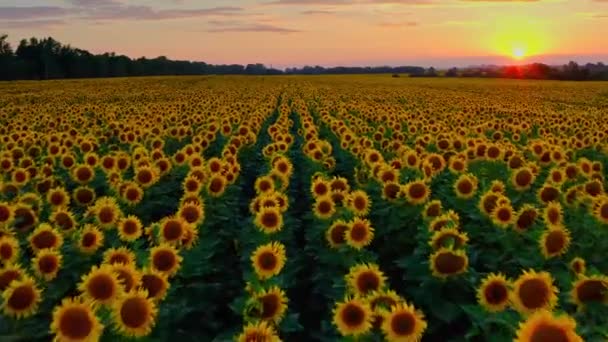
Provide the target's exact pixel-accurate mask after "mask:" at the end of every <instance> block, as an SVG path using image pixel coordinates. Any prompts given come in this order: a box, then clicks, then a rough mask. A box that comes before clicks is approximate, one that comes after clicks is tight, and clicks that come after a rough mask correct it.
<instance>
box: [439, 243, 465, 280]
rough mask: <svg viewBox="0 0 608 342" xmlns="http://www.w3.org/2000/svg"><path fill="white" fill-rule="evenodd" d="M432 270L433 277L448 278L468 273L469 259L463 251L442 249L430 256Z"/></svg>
mask: <svg viewBox="0 0 608 342" xmlns="http://www.w3.org/2000/svg"><path fill="white" fill-rule="evenodd" d="M429 259H430V268H431V271H432V272H433V276H435V277H438V278H442V279H445V278H448V277H452V276H456V275H459V274H462V273H465V272H466V271H467V268H468V266H469V258H468V257H467V255H466V253H465V252H464V251H463V250H461V249H457V250H455V249H452V248H445V247H443V248H440V249H438V250H437V251H436V252H434V253H433V254H431V255H430V257H429Z"/></svg>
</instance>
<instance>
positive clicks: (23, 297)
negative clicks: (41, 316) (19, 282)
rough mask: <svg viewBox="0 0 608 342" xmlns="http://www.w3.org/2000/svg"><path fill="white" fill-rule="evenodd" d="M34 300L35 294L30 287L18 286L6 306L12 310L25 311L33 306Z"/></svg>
mask: <svg viewBox="0 0 608 342" xmlns="http://www.w3.org/2000/svg"><path fill="white" fill-rule="evenodd" d="M35 299H36V294H35V293H34V289H33V288H32V287H31V286H29V285H27V286H19V287H18V288H16V289H15V290H14V291H13V293H12V294H11V296H10V297H9V298H8V301H7V303H6V304H7V306H8V307H10V308H12V309H14V310H25V309H27V308H29V307H30V306H31V305H32V304H34V300H35Z"/></svg>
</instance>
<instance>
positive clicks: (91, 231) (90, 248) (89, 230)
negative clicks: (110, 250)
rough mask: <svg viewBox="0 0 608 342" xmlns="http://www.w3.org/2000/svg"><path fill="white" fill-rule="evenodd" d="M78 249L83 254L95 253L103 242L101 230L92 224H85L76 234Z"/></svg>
mask: <svg viewBox="0 0 608 342" xmlns="http://www.w3.org/2000/svg"><path fill="white" fill-rule="evenodd" d="M77 241H78V242H77V243H78V250H79V251H80V252H82V253H84V254H93V253H95V252H96V251H97V250H98V249H99V248H100V247H101V246H103V243H104V235H103V232H102V231H101V230H100V229H99V228H97V227H96V226H95V225H92V224H85V225H84V227H83V228H82V230H81V231H80V233H79V236H78V240H77Z"/></svg>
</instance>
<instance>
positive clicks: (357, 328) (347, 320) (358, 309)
mask: <svg viewBox="0 0 608 342" xmlns="http://www.w3.org/2000/svg"><path fill="white" fill-rule="evenodd" d="M333 316H334V317H333V323H334V325H335V326H336V328H337V329H338V332H339V333H340V334H341V335H342V336H359V335H363V334H365V333H367V332H368V331H370V330H371V328H372V311H371V308H370V306H369V304H367V303H366V302H365V301H363V300H361V299H358V298H346V299H345V300H344V301H343V302H339V303H337V304H336V306H335V307H334V309H333Z"/></svg>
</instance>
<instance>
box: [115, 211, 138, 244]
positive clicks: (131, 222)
mask: <svg viewBox="0 0 608 342" xmlns="http://www.w3.org/2000/svg"><path fill="white" fill-rule="evenodd" d="M118 234H119V236H120V239H121V240H123V241H127V242H132V241H135V240H137V239H138V238H139V237H140V236H141V234H142V224H141V221H140V220H139V218H138V217H137V216H134V215H129V216H127V217H124V218H122V219H120V221H118Z"/></svg>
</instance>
